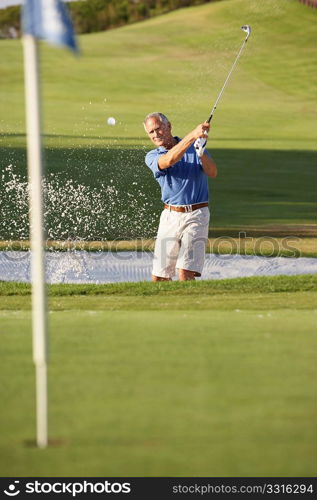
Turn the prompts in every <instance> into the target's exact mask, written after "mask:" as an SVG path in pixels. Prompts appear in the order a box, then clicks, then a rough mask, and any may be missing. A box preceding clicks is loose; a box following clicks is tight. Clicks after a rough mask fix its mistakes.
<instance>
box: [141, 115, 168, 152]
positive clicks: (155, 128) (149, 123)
mask: <svg viewBox="0 0 317 500" xmlns="http://www.w3.org/2000/svg"><path fill="white" fill-rule="evenodd" d="M143 125H144V128H145V131H146V132H147V134H148V136H149V138H150V139H151V141H152V142H153V144H155V146H157V147H159V146H166V145H167V144H169V143H170V141H171V137H172V134H171V129H172V127H171V124H170V122H169V120H168V118H167V117H166V116H165V115H163V113H150V114H149V115H147V116H146V117H145V120H144V122H143Z"/></svg>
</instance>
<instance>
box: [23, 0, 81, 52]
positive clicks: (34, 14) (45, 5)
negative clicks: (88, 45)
mask: <svg viewBox="0 0 317 500" xmlns="http://www.w3.org/2000/svg"><path fill="white" fill-rule="evenodd" d="M22 29H23V33H24V34H29V35H33V36H34V37H35V38H39V39H42V40H45V41H47V42H49V43H52V44H53V45H62V46H65V47H68V48H69V49H71V50H73V51H74V52H78V46H77V42H76V38H75V34H74V30H73V25H72V22H71V19H70V17H69V14H68V12H67V9H66V7H65V5H64V3H63V2H62V1H61V0H25V2H24V5H23V10H22Z"/></svg>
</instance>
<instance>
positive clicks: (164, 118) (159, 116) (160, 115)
mask: <svg viewBox="0 0 317 500" xmlns="http://www.w3.org/2000/svg"><path fill="white" fill-rule="evenodd" d="M150 118H156V120H159V121H160V122H161V123H164V124H165V125H167V124H168V123H170V121H169V119H168V118H167V116H165V115H163V113H158V112H154V113H150V114H149V115H147V116H146V117H145V118H144V121H143V125H144V128H145V126H146V122H147V121H148V120H149V119H150ZM145 130H146V128H145Z"/></svg>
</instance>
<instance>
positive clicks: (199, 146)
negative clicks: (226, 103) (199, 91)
mask: <svg viewBox="0 0 317 500" xmlns="http://www.w3.org/2000/svg"><path fill="white" fill-rule="evenodd" d="M241 29H242V30H243V31H245V32H246V34H247V36H246V38H245V40H244V41H243V43H242V45H241V48H240V50H239V52H238V55H237V57H236V58H235V61H234V63H233V65H232V67H231V69H230V71H229V73H228V76H227V78H226V80H225V83H224V84H223V87H222V89H221V90H220V92H219V95H218V97H217V99H216V102H215V104H214V106H213V108H212V110H211V113H210V115H209V117H208V118H207V120H206V121H207V122H208V123H210V122H211V120H212V118H213V116H214V113H215V111H216V109H217V105H218V102H219V101H220V99H221V96H222V94H223V92H224V90H225V88H226V86H227V83H228V81H229V79H230V76H231V74H232V72H233V70H234V68H235V66H236V64H237V62H238V59H239V58H240V56H241V54H242V51H243V49H244V47H245V45H246V43H247V41H248V39H249V36H250V34H251V26H249V25H248V24H244V25H243V26H241ZM206 143H207V139H204V138H203V137H200V138H199V139H197V140H196V141H195V149H196V151H197V154H198V156H199V157H201V156H202V154H203V151H204V149H205V146H206Z"/></svg>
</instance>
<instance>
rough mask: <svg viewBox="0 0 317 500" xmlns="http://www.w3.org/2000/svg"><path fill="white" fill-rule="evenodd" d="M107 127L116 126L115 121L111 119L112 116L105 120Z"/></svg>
mask: <svg viewBox="0 0 317 500" xmlns="http://www.w3.org/2000/svg"><path fill="white" fill-rule="evenodd" d="M107 123H108V125H115V124H116V119H115V118H113V116H110V117H109V118H108V120H107Z"/></svg>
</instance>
